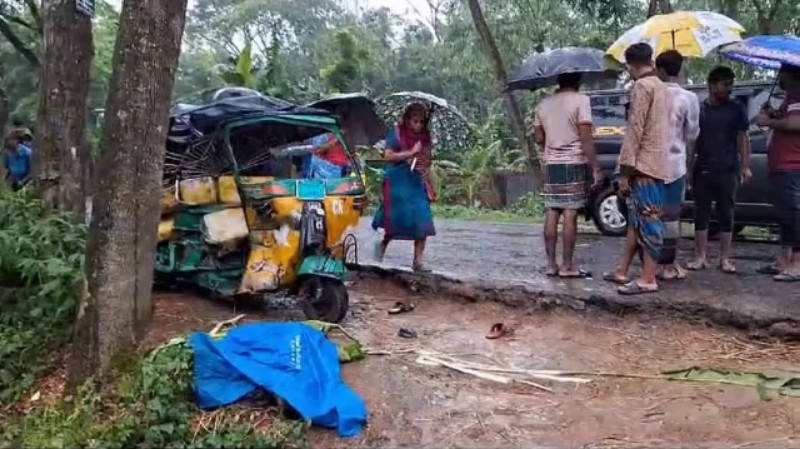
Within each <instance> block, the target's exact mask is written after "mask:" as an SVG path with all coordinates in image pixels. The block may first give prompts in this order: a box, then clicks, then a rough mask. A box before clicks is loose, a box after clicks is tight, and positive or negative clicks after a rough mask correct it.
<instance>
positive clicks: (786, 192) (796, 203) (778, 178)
mask: <svg viewBox="0 0 800 449" xmlns="http://www.w3.org/2000/svg"><path fill="white" fill-rule="evenodd" d="M769 181H770V185H771V186H772V201H773V204H774V205H775V208H776V209H778V213H779V215H780V227H781V244H782V245H783V246H791V247H792V248H794V250H795V251H800V170H788V171H782V172H776V173H772V174H770V179H769Z"/></svg>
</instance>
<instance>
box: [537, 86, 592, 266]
mask: <svg viewBox="0 0 800 449" xmlns="http://www.w3.org/2000/svg"><path fill="white" fill-rule="evenodd" d="M580 85H581V75H580V74H579V73H565V74H562V75H559V76H558V86H559V88H558V90H557V91H556V92H555V93H554V94H553V95H551V96H549V97H547V98H545V99H544V100H542V101H541V102H540V103H539V105H538V106H537V107H536V112H535V115H534V124H533V126H534V133H535V137H536V143H537V144H539V145H540V146H541V147H542V148H544V151H543V153H544V156H543V160H544V167H543V171H544V178H545V179H544V187H543V188H542V196H543V197H544V206H545V208H547V213H546V218H545V225H544V243H545V249H546V252H547V272H546V274H547V275H548V276H559V277H561V278H583V277H586V276H587V275H588V272H587V271H584V270H581V269H579V268H577V267H575V265H574V262H573V255H574V252H575V242H576V240H577V237H578V211H579V210H580V209H581V208H583V207H584V205H585V204H586V196H587V192H588V190H589V187H590V186H591V185H593V184H597V183H599V182H600V180H601V179H602V177H603V174H602V171H601V170H600V165H599V164H598V162H597V155H596V154H595V149H594V137H593V136H592V108H591V104H590V101H589V97H587V96H586V95H584V94H582V93H580V92H579V90H580ZM589 167H591V170H590V169H589ZM589 176H591V177H592V179H588V178H589ZM562 215H563V216H564V228H563V235H562V239H563V241H564V242H563V243H564V250H563V253H562V264H561V266H559V265H558V262H557V261H556V244H557V242H558V222H559V221H560V219H561V216H562Z"/></svg>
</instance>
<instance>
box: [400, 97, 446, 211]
mask: <svg viewBox="0 0 800 449" xmlns="http://www.w3.org/2000/svg"><path fill="white" fill-rule="evenodd" d="M412 108H413V105H412V106H411V107H409V108H408V109H406V112H405V114H403V117H402V118H401V119H400V120H399V121H398V123H397V126H395V134H396V136H397V141H398V142H399V143H400V150H401V151H410V150H411V149H412V148H414V145H416V144H417V142H419V143H420V146H421V147H422V148H421V150H420V152H419V153H417V155H416V156H415V158H416V159H417V162H416V164H415V165H414V171H416V172H417V173H419V174H420V175H422V179H423V182H424V184H425V191H426V192H427V194H428V199H429V200H430V201H436V192H435V191H434V189H433V182H431V176H430V172H431V164H432V162H433V159H432V148H433V139H431V133H430V131H429V130H428V128H427V126H426V127H425V128H424V129H423V130H422V131H420V132H414V130H413V129H411V127H410V126H408V125H406V123H407V121H408V119H409V118H410V117H411V116H412V115H413V113H415V112H416V111H415V110H413V109H412Z"/></svg>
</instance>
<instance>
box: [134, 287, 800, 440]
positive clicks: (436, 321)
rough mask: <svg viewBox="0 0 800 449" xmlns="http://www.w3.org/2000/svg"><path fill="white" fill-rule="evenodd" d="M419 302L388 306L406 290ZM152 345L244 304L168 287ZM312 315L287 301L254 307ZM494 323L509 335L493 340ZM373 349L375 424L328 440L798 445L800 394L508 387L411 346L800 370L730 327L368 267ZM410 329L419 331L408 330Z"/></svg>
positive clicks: (675, 387) (481, 355) (366, 328)
mask: <svg viewBox="0 0 800 449" xmlns="http://www.w3.org/2000/svg"><path fill="white" fill-rule="evenodd" d="M398 300H404V301H411V302H413V303H414V304H416V306H417V307H416V310H414V311H413V312H411V313H408V314H403V315H388V314H387V310H388V309H389V308H391V307H392V305H393V304H394V303H395V302H396V301H398ZM155 307H156V311H155V315H156V318H155V323H154V326H153V331H152V332H151V334H150V336H149V341H148V344H149V345H154V344H156V343H157V342H160V341H165V340H167V339H169V338H170V337H172V336H176V335H181V334H186V333H187V332H189V331H191V330H194V329H201V330H209V329H211V328H212V327H213V326H214V324H215V323H216V322H218V321H221V320H224V319H228V318H231V317H232V316H234V315H236V314H238V313H242V312H241V311H235V310H233V309H232V307H230V306H228V305H225V304H222V303H219V302H214V301H212V300H210V299H205V298H202V297H198V296H195V295H191V294H187V293H177V292H176V293H159V294H157V296H156V301H155ZM287 318H301V317H300V316H299V315H297V312H296V311H294V310H292V308H291V307H288V306H287V305H286V304H283V305H280V306H279V307H278V308H275V309H272V310H268V311H265V312H258V313H252V312H249V313H248V317H247V319H249V320H263V319H287ZM495 322H504V323H506V324H513V325H514V326H515V328H516V331H515V333H514V334H513V335H512V336H508V337H506V338H503V339H501V340H494V341H492V340H487V339H486V338H484V336H485V333H486V332H487V331H488V329H489V328H490V327H491V325H492V324H493V323H495ZM343 324H344V325H345V326H346V327H347V328H348V330H350V331H351V332H353V333H354V334H355V335H356V336H357V337H358V338H359V339H360V340H361V341H362V343H363V344H364V345H366V346H368V347H369V348H371V349H374V350H383V351H387V352H389V353H394V355H373V356H369V357H368V358H367V359H366V360H364V361H361V362H358V363H353V364H348V365H345V366H344V368H343V373H344V377H345V380H346V381H347V382H348V383H349V384H350V385H351V386H352V387H353V388H354V389H355V390H356V391H357V392H358V393H359V394H360V395H361V396H362V397H363V398H364V399H365V400H366V402H367V407H368V410H369V414H370V415H369V427H368V429H367V430H366V432H365V433H364V435H362V436H361V437H358V438H355V439H350V440H341V439H338V438H337V437H336V435H335V433H334V432H332V431H329V430H321V429H315V430H314V431H313V432H312V442H313V444H314V446H315V447H318V448H326V449H327V448H344V447H399V446H413V447H436V448H441V447H467V446H469V447H528V448H530V447H559V448H573V447H597V446H592V445H598V446H611V447H615V446H630V445H635V446H638V447H641V446H643V445H644V446H650V447H653V446H658V445H667V447H669V446H670V445H672V447H675V446H674V445H678V444H680V445H681V447H688V446H700V447H706V448H707V447H728V448H730V447H740V448H744V447H780V448H788V447H800V433H798V432H799V431H798V427H797V426H800V398H785V397H777V396H775V395H772V396H773V397H772V399H771V400H769V401H762V400H760V399H759V396H758V394H757V392H756V391H755V389H752V388H746V387H738V386H719V385H710V384H690V383H678V382H668V381H663V380H646V379H644V380H643V379H628V378H599V379H596V380H594V381H593V382H591V383H589V384H586V385H580V386H577V387H576V386H575V385H573V384H564V383H557V382H550V383H547V386H549V387H550V388H552V389H553V390H554V391H553V392H546V391H542V390H537V389H535V388H533V387H527V386H508V385H501V384H497V383H493V382H490V381H486V380H481V379H477V378H475V377H472V376H469V375H466V374H461V373H458V372H455V371H451V370H449V369H447V368H444V367H430V366H423V365H420V364H417V363H416V362H415V361H416V358H417V356H416V355H413V354H408V353H407V352H406V353H403V350H408V349H414V348H425V349H430V350H435V351H438V352H441V353H447V354H449V355H452V356H459V357H467V356H469V357H471V358H473V359H475V360H477V361H486V360H493V361H496V362H497V363H500V364H502V365H508V366H511V365H513V366H516V367H519V368H530V369H556V370H575V371H593V372H596V371H603V372H610V373H624V374H657V373H658V372H660V371H663V370H667V369H681V368H688V367H691V366H694V365H701V366H708V367H718V368H731V369H741V370H756V371H771V370H778V371H791V370H794V371H798V370H800V347H798V346H787V345H785V344H779V343H774V342H759V341H752V340H747V339H746V337H745V336H743V335H741V334H738V333H735V332H733V331H729V330H723V329H717V328H711V327H705V326H700V325H697V324H689V323H686V322H675V321H670V320H667V319H666V318H664V317H649V318H648V317H645V316H627V317H625V318H618V317H614V316H611V315H609V314H605V313H588V312H587V313H585V314H576V313H574V312H564V311H555V312H536V313H532V314H522V312H520V311H515V310H511V309H507V308H504V307H502V306H500V305H497V304H467V303H463V302H458V301H455V300H451V299H447V298H432V297H423V296H421V295H417V294H412V293H409V292H407V291H405V290H402V289H400V288H399V287H395V286H393V285H391V284H388V283H387V282H385V281H383V282H380V281H374V280H367V279H360V280H358V281H357V283H356V285H355V286H354V287H353V289H352V290H351V315H350V317H349V318H348V319H347V320H346V321H345V322H344V323H343ZM400 328H411V329H414V330H416V331H417V332H418V334H419V338H417V339H413V340H406V339H402V338H399V337H398V336H397V332H398V330H399V329H400Z"/></svg>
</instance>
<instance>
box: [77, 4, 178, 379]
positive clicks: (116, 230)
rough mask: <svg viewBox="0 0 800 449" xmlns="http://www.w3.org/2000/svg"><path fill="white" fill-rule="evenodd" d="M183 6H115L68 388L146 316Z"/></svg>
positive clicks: (140, 328) (128, 342) (130, 341)
mask: <svg viewBox="0 0 800 449" xmlns="http://www.w3.org/2000/svg"><path fill="white" fill-rule="evenodd" d="M186 2H187V0H125V2H124V3H123V6H122V13H121V15H120V24H119V32H118V34H117V42H116V47H115V51H114V74H113V76H112V79H111V85H110V89H109V95H108V100H107V103H106V124H105V128H104V130H103V138H102V141H101V142H102V143H101V148H102V149H103V151H102V155H101V158H100V166H99V176H98V179H97V183H98V184H97V188H96V189H95V190H94V194H93V197H94V202H93V207H92V209H93V210H92V217H91V225H90V227H89V235H88V238H87V244H86V281H87V282H86V291H85V295H84V297H83V301H82V303H81V306H80V309H79V313H78V321H77V325H76V331H77V335H76V343H75V347H74V350H73V351H74V352H73V355H72V357H71V358H70V362H71V366H70V384H71V385H73V386H74V385H76V383H77V382H79V381H80V380H81V379H84V378H85V377H86V376H87V375H91V374H94V373H98V372H103V371H105V370H106V369H107V368H108V367H109V363H110V361H111V358H112V357H113V356H114V355H115V354H117V353H119V352H121V351H125V350H131V349H133V348H134V347H135V346H134V345H135V344H136V342H137V341H138V340H139V339H140V338H141V337H142V336H143V334H144V331H145V330H146V326H147V324H148V322H149V320H150V317H151V315H152V310H151V303H150V293H151V289H152V283H153V268H154V263H155V249H156V231H157V227H158V220H159V211H160V199H161V192H162V191H161V175H162V168H163V167H162V164H163V159H164V147H165V143H166V136H167V130H168V114H169V107H170V97H171V93H172V86H173V83H174V80H175V74H176V72H177V66H178V57H179V55H180V47H181V39H182V36H183V29H184V25H185V19H186Z"/></svg>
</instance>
